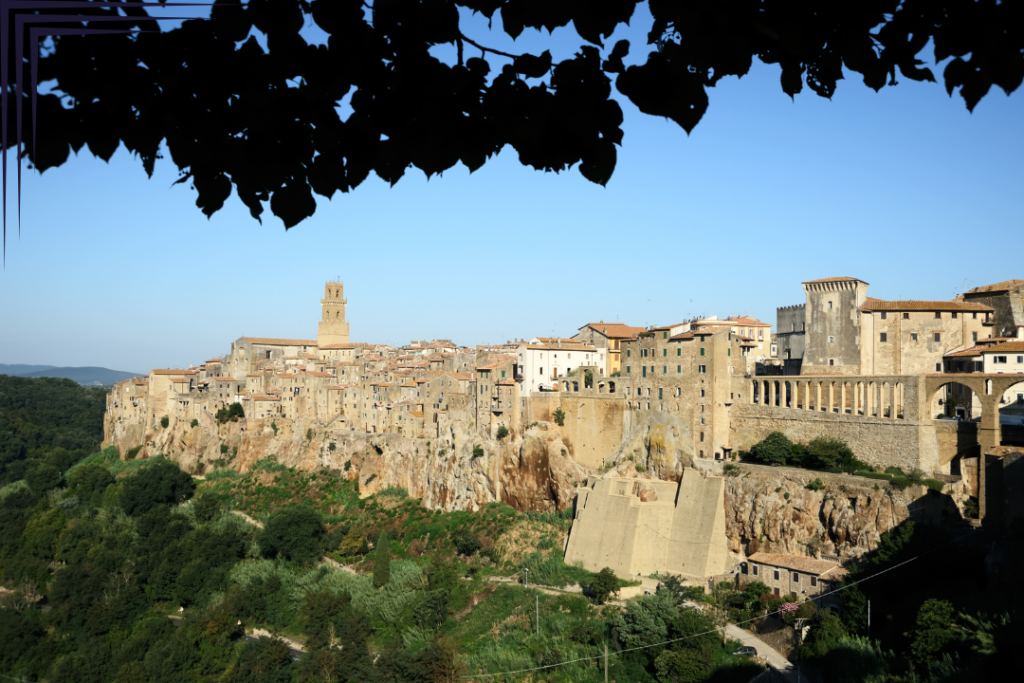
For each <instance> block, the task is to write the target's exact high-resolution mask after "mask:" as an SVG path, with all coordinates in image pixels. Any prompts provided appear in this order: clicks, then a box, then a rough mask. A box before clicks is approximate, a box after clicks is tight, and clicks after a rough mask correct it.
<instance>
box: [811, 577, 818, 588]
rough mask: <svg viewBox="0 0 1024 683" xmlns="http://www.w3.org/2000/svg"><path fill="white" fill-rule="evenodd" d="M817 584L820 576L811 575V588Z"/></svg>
mask: <svg viewBox="0 0 1024 683" xmlns="http://www.w3.org/2000/svg"><path fill="white" fill-rule="evenodd" d="M817 585H818V577H817V576H812V577H811V588H814V587H815V586H817Z"/></svg>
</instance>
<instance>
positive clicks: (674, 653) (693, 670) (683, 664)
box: [654, 648, 713, 683]
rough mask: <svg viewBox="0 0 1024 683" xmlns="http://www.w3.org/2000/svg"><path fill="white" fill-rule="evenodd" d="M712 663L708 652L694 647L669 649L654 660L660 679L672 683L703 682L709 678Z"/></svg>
mask: <svg viewBox="0 0 1024 683" xmlns="http://www.w3.org/2000/svg"><path fill="white" fill-rule="evenodd" d="M712 665H713V660H712V657H711V656H710V655H709V653H708V652H706V651H705V650H699V649H692V648H686V649H682V650H668V651H665V652H662V653H661V654H660V655H658V658H657V659H656V660H654V668H655V671H657V673H658V679H659V680H662V681H667V682H671V683H701V682H702V681H705V680H707V678H708V675H709V674H710V673H711V668H712Z"/></svg>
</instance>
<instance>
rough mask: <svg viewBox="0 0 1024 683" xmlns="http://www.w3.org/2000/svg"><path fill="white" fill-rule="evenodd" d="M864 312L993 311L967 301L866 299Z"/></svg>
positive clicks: (862, 307) (863, 306)
mask: <svg viewBox="0 0 1024 683" xmlns="http://www.w3.org/2000/svg"><path fill="white" fill-rule="evenodd" d="M860 310H862V311H974V312H978V313H985V312H991V311H992V310H993V309H992V308H991V307H989V306H984V305H982V304H972V303H968V302H965V301H883V300H881V299H872V298H871V297H866V298H865V299H864V304H863V305H862V306H861V307H860Z"/></svg>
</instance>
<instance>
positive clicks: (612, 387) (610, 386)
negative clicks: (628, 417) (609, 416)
mask: <svg viewBox="0 0 1024 683" xmlns="http://www.w3.org/2000/svg"><path fill="white" fill-rule="evenodd" d="M608 393H609V394H614V393H615V382H608Z"/></svg>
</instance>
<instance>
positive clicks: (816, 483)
mask: <svg viewBox="0 0 1024 683" xmlns="http://www.w3.org/2000/svg"><path fill="white" fill-rule="evenodd" d="M805 488H808V489H810V490H811V491H820V490H822V489H823V488H825V482H823V481H822V480H821V479H814V480H813V481H809V482H807V486H806V487H805Z"/></svg>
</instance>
